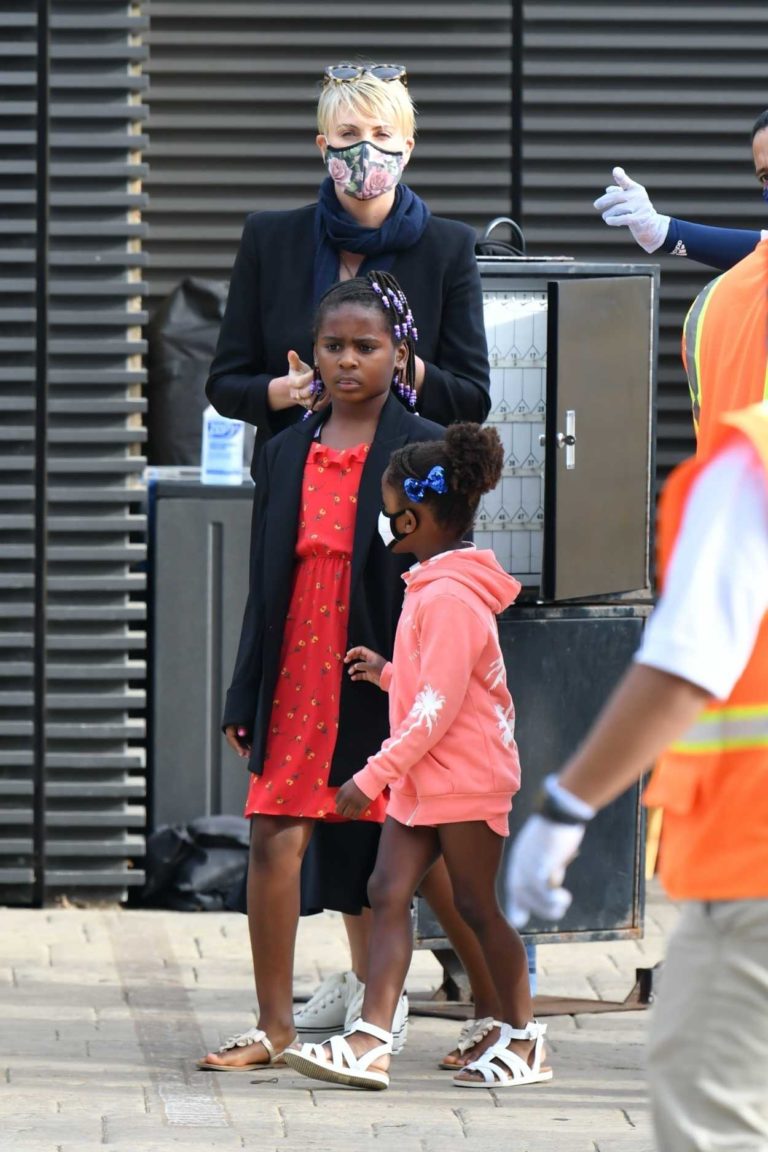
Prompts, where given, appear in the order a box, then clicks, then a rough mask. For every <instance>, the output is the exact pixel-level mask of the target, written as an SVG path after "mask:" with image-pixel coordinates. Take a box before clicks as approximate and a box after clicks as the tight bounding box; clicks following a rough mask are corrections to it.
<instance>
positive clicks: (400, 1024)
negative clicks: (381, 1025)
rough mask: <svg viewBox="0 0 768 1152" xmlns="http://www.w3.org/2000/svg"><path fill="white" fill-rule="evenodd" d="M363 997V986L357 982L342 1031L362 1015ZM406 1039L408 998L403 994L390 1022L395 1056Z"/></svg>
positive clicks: (400, 1050)
mask: <svg viewBox="0 0 768 1152" xmlns="http://www.w3.org/2000/svg"><path fill="white" fill-rule="evenodd" d="M364 996H365V984H361V983H360V981H359V980H358V981H357V992H356V993H355V996H354V999H353V1000H351V1001H350V1004H349V1008H348V1009H347V1018H346V1020H345V1021H344V1031H345V1032H348V1031H349V1030H350V1029H351V1028H352V1025H353V1024H354V1023H355V1021H356V1020H359V1019H360V1017H361V1016H362V1013H363V997H364ZM407 1039H408V997H407V996H406V994H405V992H403V994H402V996H401V997H400V999H399V1000H398V1002H397V1008H395V1015H394V1019H393V1020H392V1052H393V1053H394V1054H395V1055H396V1054H397V1053H398V1052H402V1050H403V1048H405V1042H406V1040H407Z"/></svg>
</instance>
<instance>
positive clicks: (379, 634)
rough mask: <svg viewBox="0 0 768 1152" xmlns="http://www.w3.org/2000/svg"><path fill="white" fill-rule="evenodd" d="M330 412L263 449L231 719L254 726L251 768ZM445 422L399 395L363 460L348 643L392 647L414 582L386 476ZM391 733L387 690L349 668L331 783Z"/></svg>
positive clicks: (268, 709) (255, 768)
mask: <svg viewBox="0 0 768 1152" xmlns="http://www.w3.org/2000/svg"><path fill="white" fill-rule="evenodd" d="M328 415H329V413H328V412H327V411H326V412H321V413H318V414H317V415H315V416H312V417H310V419H309V420H306V421H302V422H301V423H299V424H295V425H293V426H292V427H290V428H288V429H286V430H285V431H284V432H282V433H281V434H280V435H278V436H275V437H274V439H272V440H270V441H268V442H267V444H266V445H265V446H264V449H263V451H262V452H261V454H260V458H259V464H258V474H257V478H256V491H255V494H254V513H253V515H254V519H253V528H252V532H251V548H252V557H251V575H250V590H249V594H248V602H247V604H246V608H245V616H244V619H243V627H242V631H241V634H240V646H239V649H238V653H237V660H236V663H235V671H234V675H233V678H232V685H231V687H230V689H229V691H228V693H227V699H226V704H225V708H224V720H223V724H224V726H225V727H226V726H227V725H228V724H238V725H242V726H243V727H245V728H248V729H249V730H250V731H251V732H252V738H253V750H252V752H251V757H250V761H249V764H248V767H249V768H250V770H251V771H252V772H255V773H256V774H257V775H260V774H261V771H262V764H263V759H264V751H265V747H266V740H267V732H268V727H269V721H270V716H271V713H272V700H273V698H274V693H275V685H276V683H277V678H278V676H279V674H280V653H281V649H282V642H283V628H284V622H285V617H286V614H287V611H288V605H289V601H290V597H291V586H292V575H293V567H294V563H295V559H294V554H295V551H296V537H297V533H298V523H299V512H300V505H301V487H302V479H303V473H304V463H305V461H306V458H307V453H308V452H309V447H310V444H311V443H312V439H313V437H314V435H315V432H316V430H317V428H318V426H319V425H320V424H322V423H323V422H324V421H325V420H326V419H327V418H328ZM444 435H445V429H444V428H441V427H440V425H438V424H433V423H432V421H430V420H424V419H422V418H421V417H419V416H414V415H413V414H411V413H410V412H406V410H405V409H404V408H403V406H402V405H401V404H400V402H399V401H398V400H397V399H396V398H395V397H394V396H390V397H389V399H388V400H387V402H386V404H385V405H384V408H383V409H382V413H381V416H380V418H379V424H378V428H377V429H376V435H375V437H374V439H373V443H372V444H371V447H370V451H369V453H368V457H367V459H366V461H365V464H364V465H363V472H362V478H361V481H360V490H359V494H358V505H357V517H356V521H355V536H354V543H353V549H352V571H351V576H350V580H351V584H350V605H349V630H348V640H349V645H352V644H364V645H366V647H368V648H372V649H373V650H374V651H375V652H380V653H381V654H382V655H383V656H386V657H390V656H391V655H392V646H393V643H394V638H395V629H396V627H397V619H398V616H399V615H400V608H401V605H402V600H403V594H404V591H405V586H404V584H403V581H402V579H401V576H402V573H403V572H405V570H406V569H407V568H408V566H409V564H411V563H412V562H413V557H408V556H405V557H399V556H393V555H392V554H391V553H390V552H388V551H387V549H386V548H385V547H384V544H383V543H382V541H381V538H380V536H379V533H378V514H379V512H380V510H381V477H382V474H383V472H384V469H385V468H386V466H387V464H388V462H389V458H390V456H391V454H392V452H393V451H394V450H395V449H396V448H400V447H401V446H402V445H403V444H408V443H413V442H414V441H417V440H440V439H442V437H443V436H444ZM388 735H389V716H388V700H387V694H386V693H385V692H382V691H381V689H380V688H377V687H375V685H373V684H368V683H366V682H359V681H352V680H350V678H349V676H347V675H346V673H344V674H343V675H342V685H341V695H340V701H339V732H338V737H337V740H336V749H335V752H334V756H333V761H332V763H331V770H330V775H329V783H330V784H333V785H339V784H343V783H344V782H345V781H346V780H348V779H349V778H350V777H351V776H352V775H353V773H355V772H357V771H359V769H360V768H362V767H363V765H364V764H365V762H366V760H367V759H368V757H369V756H370V755H372V754H373V753H374V752H376V751H377V750H378V749H379V748H380V747H381V745H382V744H383V742H384V741H385V740H386V738H387V736H388Z"/></svg>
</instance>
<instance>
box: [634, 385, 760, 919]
mask: <svg viewBox="0 0 768 1152" xmlns="http://www.w3.org/2000/svg"><path fill="white" fill-rule="evenodd" d="M741 436H744V437H746V438H747V439H748V440H750V441H751V443H752V444H753V445H754V447H755V448H756V449H757V452H758V454H759V457H760V459H761V461H762V464H763V467H764V469H765V472H766V477H765V479H766V484H768V404H754V405H752V406H751V407H749V408H745V409H743V410H742V411H740V412H733V413H730V414H729V415H727V416H723V417H722V418H721V420H720V421H719V422H718V424H717V425H715V426H714V428H713V433H712V437H711V441H712V447H711V451H710V454H709V456H708V457H707V458H702V457H698V458H696V459H694V460H688V461H686V462H685V463H684V464H682V465H680V467H679V468H676V469H675V471H674V472H673V473H672V475H671V477H670V478H669V481H668V482H667V485H666V487H665V489H664V493H663V495H662V499H661V505H660V513H659V534H658V548H659V569H660V572H661V574H662V579H663V575H664V572H665V571H666V569H667V565H668V564H669V560H670V557H671V555H672V552H673V549H674V546H675V541H676V540H677V536H678V533H679V530H680V525H681V523H682V519H683V514H684V512H685V508H686V505H687V502H688V497H689V494H690V491H691V486H692V484H693V483H694V481H695V479H696V477H697V476H698V475H699V473H700V472H701V470H702V468H703V467H704V466H705V464H706V463H708V461H709V460H710V459H712V457H713V456H714V455H716V453H717V452H718V451H719V450H720V449H721V448H722V447H723V445H724V444H725V443H726V441H729V440H732V439H735V438H738V437H741ZM701 626H702V628H706V626H707V622H706V620H702V621H701ZM644 799H645V803H646V804H648V805H653V806H657V807H660V808H663V809H664V824H663V829H662V839H661V849H660V872H661V879H662V883H663V884H664V887H665V888H666V889H667V891H668V892H669V894H670V896H672V897H673V898H675V899H684V900H749V899H765V898H766V897H768V613H766V615H765V616H764V617H763V621H762V624H761V627H760V631H759V633H758V637H757V640H756V642H755V646H754V648H753V649H752V655H751V656H750V658H749V661H748V662H747V665H746V667H745V669H744V671H743V672H742V674H741V677H740V678H739V680H738V682H737V684H736V685H735V687H734V688H733V691H732V692H731V694H730V696H729V697H728V699H727V700H724V701H723V700H713V701H711V703H710V704H709V705H708V706H707V707H706V708H705V709H704V710H703V712H702V713H701V714H700V715H699V716H698V718H697V720H696V722H695V723H694V725H693V726H692V727H691V728H690V729H689V730H688V731H687V732H686V733H685V734H684V735H683V736H682V738H681V739H680V740H678V741H677V742H676V743H675V744H673V745H672V746H671V747H670V748H668V749H667V751H666V752H665V753H664V755H663V757H662V758H661V760H660V761H659V763H658V764H657V765H656V767H655V769H654V773H653V776H652V778H651V782H650V784H649V786H648V788H647V790H646V793H645V798H644Z"/></svg>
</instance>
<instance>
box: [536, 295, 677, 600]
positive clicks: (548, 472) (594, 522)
mask: <svg viewBox="0 0 768 1152" xmlns="http://www.w3.org/2000/svg"><path fill="white" fill-rule="evenodd" d="M548 296H549V305H548V315H547V348H548V352H547V418H546V432H545V446H546V455H545V471H544V476H545V483H544V558H543V565H542V568H543V572H542V594H543V597H544V599H545V600H568V599H572V598H577V597H592V596H600V595H606V594H610V593H618V592H630V591H635V590H640V589H645V588H647V587H648V585H649V567H650V566H649V549H650V530H649V529H650V509H651V487H652V481H651V477H652V437H651V430H652V416H653V404H652V397H653V379H654V365H653V349H654V339H653V280H652V278H651V277H647V276H622V277H605V278H600V277H597V278H590V279H585V280H571V281H568V280H561V281H557V282H553V283H550V284H549V285H548Z"/></svg>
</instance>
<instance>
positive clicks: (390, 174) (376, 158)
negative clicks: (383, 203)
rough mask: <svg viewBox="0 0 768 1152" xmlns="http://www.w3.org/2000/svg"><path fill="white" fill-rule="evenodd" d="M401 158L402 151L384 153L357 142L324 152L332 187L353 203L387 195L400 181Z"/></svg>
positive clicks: (368, 144)
mask: <svg viewBox="0 0 768 1152" xmlns="http://www.w3.org/2000/svg"><path fill="white" fill-rule="evenodd" d="M404 160H405V156H404V155H403V153H402V152H385V151H383V149H381V148H377V147H376V145H375V144H371V143H370V141H368V140H361V141H360V142H359V143H357V144H350V146H349V148H331V147H330V145H329V147H328V148H327V149H326V152H325V162H326V164H327V166H328V174H329V175H330V177H331V179H332V180H333V182H334V184H338V185H339V187H340V188H343V190H344V191H345V192H346V194H347V196H354V197H355V198H356V199H357V200H373V199H374V198H375V197H376V196H382V195H383V194H384V193H385V192H391V191H392V189H393V188H394V187H395V185H396V184H397V182H398V181H399V179H400V176H401V174H402V171H403V167H404Z"/></svg>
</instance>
